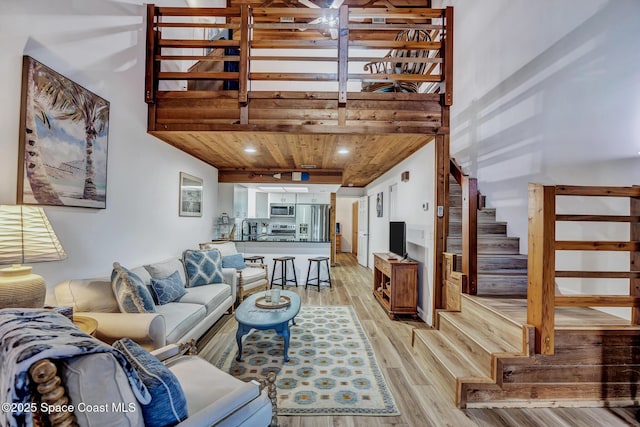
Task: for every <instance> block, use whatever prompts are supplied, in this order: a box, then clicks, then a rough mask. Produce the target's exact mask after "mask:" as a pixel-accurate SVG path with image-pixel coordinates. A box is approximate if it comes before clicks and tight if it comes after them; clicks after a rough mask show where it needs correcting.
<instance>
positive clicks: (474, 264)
mask: <svg viewBox="0 0 640 427" xmlns="http://www.w3.org/2000/svg"><path fill="white" fill-rule="evenodd" d="M462 273H463V274H465V275H466V276H467V287H466V289H463V291H464V293H466V294H469V295H476V294H477V293H478V180H477V179H476V178H469V177H467V176H465V177H463V178H462Z"/></svg>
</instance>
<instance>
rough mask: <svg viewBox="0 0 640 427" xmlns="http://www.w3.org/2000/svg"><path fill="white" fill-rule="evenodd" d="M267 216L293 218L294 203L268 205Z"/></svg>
mask: <svg viewBox="0 0 640 427" xmlns="http://www.w3.org/2000/svg"><path fill="white" fill-rule="evenodd" d="M269 216H270V217H271V218H274V217H276V218H293V217H295V216H296V205H275V204H272V205H270V206H269Z"/></svg>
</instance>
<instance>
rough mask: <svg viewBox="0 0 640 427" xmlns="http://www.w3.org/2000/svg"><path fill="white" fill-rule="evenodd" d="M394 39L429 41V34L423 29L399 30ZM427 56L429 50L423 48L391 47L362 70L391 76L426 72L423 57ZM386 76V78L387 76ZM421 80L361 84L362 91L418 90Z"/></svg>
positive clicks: (410, 41) (426, 68)
mask: <svg viewBox="0 0 640 427" xmlns="http://www.w3.org/2000/svg"><path fill="white" fill-rule="evenodd" d="M395 41H401V42H407V43H415V42H429V41H431V36H430V35H429V33H428V32H427V31H425V30H403V31H400V32H399V33H398V34H397V35H396V38H395ZM428 57H429V50H428V49H425V48H420V49H417V48H413V49H406V48H395V49H391V50H390V51H389V52H388V53H387V54H386V55H385V56H384V58H382V59H381V60H379V61H373V62H369V63H367V64H365V65H364V70H365V71H369V72H370V73H371V74H372V75H381V76H389V77H391V78H392V77H393V75H400V74H416V75H420V74H427V73H428V71H429V67H427V65H428V64H429V63H428V62H427V61H426V60H425V59H426V58H428ZM389 77H386V78H389ZM420 83H421V82H419V81H418V82H416V81H401V80H389V81H383V82H371V83H368V84H365V85H363V86H362V91H363V92H418V88H419V87H420Z"/></svg>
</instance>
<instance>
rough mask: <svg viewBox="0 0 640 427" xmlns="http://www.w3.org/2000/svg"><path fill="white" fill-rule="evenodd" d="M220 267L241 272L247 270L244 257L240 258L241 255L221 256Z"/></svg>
mask: <svg viewBox="0 0 640 427" xmlns="http://www.w3.org/2000/svg"><path fill="white" fill-rule="evenodd" d="M222 267H223V268H235V269H236V270H243V269H245V268H247V264H245V263H244V257H243V256H242V254H233V255H223V256H222Z"/></svg>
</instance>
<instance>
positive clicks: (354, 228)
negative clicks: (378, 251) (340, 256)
mask: <svg viewBox="0 0 640 427" xmlns="http://www.w3.org/2000/svg"><path fill="white" fill-rule="evenodd" d="M351 253H352V254H354V255H358V202H353V204H352V205H351Z"/></svg>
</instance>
